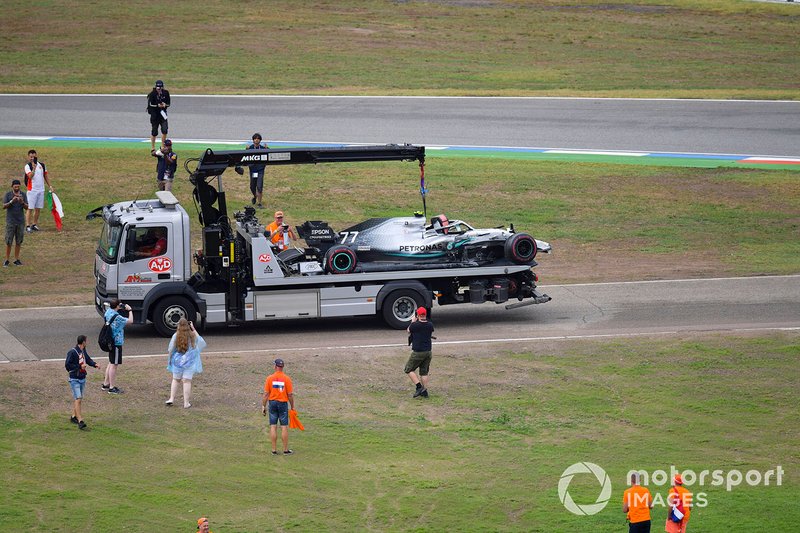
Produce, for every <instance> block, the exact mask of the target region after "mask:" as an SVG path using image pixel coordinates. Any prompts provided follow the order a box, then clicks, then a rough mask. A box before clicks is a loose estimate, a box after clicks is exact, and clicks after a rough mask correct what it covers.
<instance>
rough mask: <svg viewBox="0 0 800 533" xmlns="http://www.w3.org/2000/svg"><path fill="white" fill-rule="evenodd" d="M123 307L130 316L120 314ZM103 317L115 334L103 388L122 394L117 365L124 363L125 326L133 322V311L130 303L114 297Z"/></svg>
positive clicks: (112, 392)
mask: <svg viewBox="0 0 800 533" xmlns="http://www.w3.org/2000/svg"><path fill="white" fill-rule="evenodd" d="M123 309H124V310H125V311H127V312H128V318H125V317H124V316H122V315H121V314H119V312H120V311H122V310H123ZM103 319H104V320H105V321H106V322H108V324H109V325H110V326H111V334H112V335H113V336H114V347H113V348H112V349H111V351H110V352H108V366H107V367H106V375H105V378H104V379H103V390H104V391H106V392H108V393H109V394H122V392H123V391H122V390H121V389H119V388H118V387H117V366H119V365H121V364H122V345H123V344H124V343H125V326H127V325H128V324H130V323H132V322H133V311H132V310H131V306H130V305H128V304H124V303H122V302H121V301H119V300H118V299H117V298H114V299H113V300H111V303H110V304H109V306H108V309H107V310H106V313H105V315H103Z"/></svg>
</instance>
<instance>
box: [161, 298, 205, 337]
mask: <svg viewBox="0 0 800 533" xmlns="http://www.w3.org/2000/svg"><path fill="white" fill-rule="evenodd" d="M181 318H185V319H186V320H188V321H189V322H194V321H195V320H196V319H197V310H196V309H195V308H194V304H193V303H192V302H190V301H189V300H188V299H186V298H184V297H183V296H168V297H166V298H164V299H162V300H159V302H158V303H157V304H156V306H155V307H154V308H153V325H154V326H155V327H156V331H157V332H158V334H159V335H161V336H162V337H171V336H172V334H173V333H175V330H176V329H178V321H179V320H180V319H181Z"/></svg>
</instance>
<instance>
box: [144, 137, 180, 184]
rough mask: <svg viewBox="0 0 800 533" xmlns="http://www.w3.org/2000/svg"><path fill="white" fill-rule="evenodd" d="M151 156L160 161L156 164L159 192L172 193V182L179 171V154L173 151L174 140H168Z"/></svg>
mask: <svg viewBox="0 0 800 533" xmlns="http://www.w3.org/2000/svg"><path fill="white" fill-rule="evenodd" d="M150 154H151V155H152V156H153V157H155V158H157V159H158V162H157V163H156V185H157V186H158V190H159V191H171V190H172V180H173V179H175V172H176V171H177V170H178V154H176V153H175V152H173V151H172V140H170V139H167V140H165V141H164V144H163V145H162V146H161V148H160V149H158V150H153V151H152V152H150Z"/></svg>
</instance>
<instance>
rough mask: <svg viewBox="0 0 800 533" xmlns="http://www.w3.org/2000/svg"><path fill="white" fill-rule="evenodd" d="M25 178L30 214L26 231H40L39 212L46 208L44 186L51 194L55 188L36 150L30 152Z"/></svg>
mask: <svg viewBox="0 0 800 533" xmlns="http://www.w3.org/2000/svg"><path fill="white" fill-rule="evenodd" d="M25 178H26V180H27V184H28V212H27V213H26V214H25V231H27V232H28V233H31V232H33V231H39V211H41V209H42V208H43V207H44V184H45V183H47V187H48V188H49V189H50V192H53V191H54V190H55V189H53V186H52V185H51V184H50V178H49V177H48V176H47V167H46V166H45V165H44V163H42V162H41V161H39V159H38V157H37V156H36V150H28V163H27V164H26V165H25Z"/></svg>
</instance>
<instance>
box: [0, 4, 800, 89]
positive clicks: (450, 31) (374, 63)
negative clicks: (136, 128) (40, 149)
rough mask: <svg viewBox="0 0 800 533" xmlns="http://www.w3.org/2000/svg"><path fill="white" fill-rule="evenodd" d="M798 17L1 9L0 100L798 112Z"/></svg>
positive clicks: (302, 8)
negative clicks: (74, 97) (49, 95)
mask: <svg viewBox="0 0 800 533" xmlns="http://www.w3.org/2000/svg"><path fill="white" fill-rule="evenodd" d="M798 19H800V10H799V9H796V8H795V6H792V5H785V4H784V5H781V4H769V3H758V2H747V1H727V0H702V1H698V0H668V1H662V2H658V3H657V4H654V3H652V2H641V1H629V0H619V1H616V2H614V3H609V2H605V1H602V0H582V1H574V0H573V1H553V0H538V1H526V2H518V1H502V0H498V1H491V2H488V1H487V2H483V1H468V2H443V1H427V2H422V1H409V2H393V1H388V0H382V1H374V2H368V3H365V2H359V1H356V0H343V1H339V2H333V3H331V2H302V3H298V2H291V1H288V0H282V1H276V2H270V4H269V6H264V7H263V8H255V7H254V6H253V5H252V4H249V3H245V2H239V1H234V2H231V1H227V0H226V1H221V0H199V1H196V2H191V3H179V4H175V5H173V6H170V8H169V9H156V10H154V9H153V6H152V4H150V3H148V2H111V1H108V0H101V1H97V2H66V3H65V2H58V1H55V0H41V1H38V2H28V1H23V0H7V1H4V2H3V3H2V4H0V33H2V35H3V36H4V41H3V42H2V43H0V52H2V55H3V66H2V68H0V88H1V89H0V90H2V91H3V92H37V93H38V92H56V93H83V92H86V93H95V92H129V93H130V92H133V93H142V94H143V95H144V94H146V93H147V91H148V90H149V88H150V87H152V84H153V82H154V80H155V79H157V78H161V79H164V80H165V81H166V83H167V86H168V88H169V89H170V90H171V91H173V92H175V93H178V94H180V93H215V94H220V93H222V94H225V93H228V94H230V93H237V94H239V93H250V94H253V93H257V94H264V93H267V94H371V95H386V94H405V95H480V96H489V95H502V96H510V95H549V96H576V95H578V96H632V97H642V96H651V97H653V96H657V97H676V98H687V97H693V98H764V99H796V98H798V96H799V95H800V86H798V82H797V80H798V79H800V61H798V59H797V57H798V56H797V31H796V28H797V23H798Z"/></svg>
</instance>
